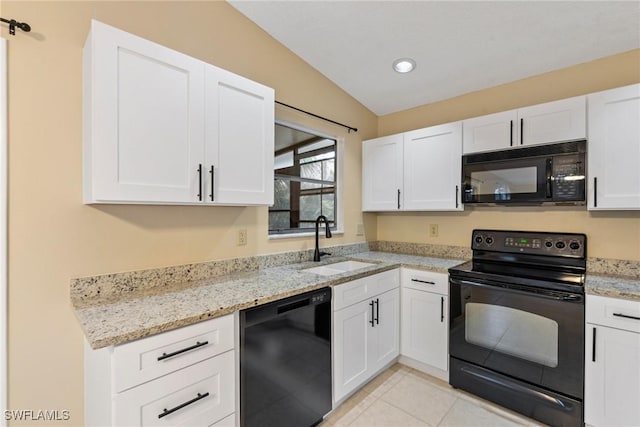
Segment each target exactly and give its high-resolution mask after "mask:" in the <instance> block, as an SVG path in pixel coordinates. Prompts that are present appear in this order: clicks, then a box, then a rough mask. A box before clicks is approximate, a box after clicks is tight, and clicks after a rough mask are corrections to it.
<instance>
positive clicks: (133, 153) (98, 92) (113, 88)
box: [83, 21, 204, 203]
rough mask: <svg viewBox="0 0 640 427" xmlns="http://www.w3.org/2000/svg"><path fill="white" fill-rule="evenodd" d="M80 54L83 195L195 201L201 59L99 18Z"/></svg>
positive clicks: (90, 200)
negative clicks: (81, 61) (82, 98)
mask: <svg viewBox="0 0 640 427" xmlns="http://www.w3.org/2000/svg"><path fill="white" fill-rule="evenodd" d="M83 60H84V76H83V77H84V82H83V83H84V153H83V154H84V200H85V203H99V202H110V203H118V202H140V203H145V202H159V203H163V202H166V203H171V202H191V201H194V200H195V196H196V195H197V193H198V175H197V169H198V163H199V162H200V161H201V157H202V152H203V148H204V115H203V113H204V92H203V91H202V90H201V89H202V87H203V85H204V65H203V63H202V62H201V61H198V60H196V59H193V58H191V57H189V56H187V55H183V54H181V53H178V52H175V51H173V50H170V49H167V48H165V47H163V46H160V45H158V44H155V43H152V42H149V41H147V40H144V39H142V38H140V37H136V36H133V35H131V34H127V33H125V32H123V31H120V30H117V29H115V28H113V27H110V26H108V25H105V24H102V23H100V22H97V21H92V23H91V32H90V34H89V37H88V39H87V41H86V43H85V47H84V59H83Z"/></svg>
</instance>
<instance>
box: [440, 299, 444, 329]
mask: <svg viewBox="0 0 640 427" xmlns="http://www.w3.org/2000/svg"><path fill="white" fill-rule="evenodd" d="M440 323H444V297H440Z"/></svg>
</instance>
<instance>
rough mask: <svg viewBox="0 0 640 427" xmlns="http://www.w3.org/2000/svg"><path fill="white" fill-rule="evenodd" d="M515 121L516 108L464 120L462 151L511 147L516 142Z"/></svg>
mask: <svg viewBox="0 0 640 427" xmlns="http://www.w3.org/2000/svg"><path fill="white" fill-rule="evenodd" d="M517 123H518V112H517V111H516V110H510V111H502V112H500V113H495V114H488V115H486V116H481V117H475V118H473V119H469V120H465V121H464V122H463V129H462V134H463V139H462V151H463V153H464V154H467V153H476V152H479V151H492V150H501V149H504V148H506V147H513V145H514V144H516V143H517V141H516V135H517V134H518V133H517Z"/></svg>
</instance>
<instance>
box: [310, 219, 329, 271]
mask: <svg viewBox="0 0 640 427" xmlns="http://www.w3.org/2000/svg"><path fill="white" fill-rule="evenodd" d="M320 221H324V226H325V230H326V233H325V236H326V237H327V239H330V238H331V230H330V229H329V220H328V219H327V217H326V216H324V215H320V216H319V217H318V218H316V250H315V252H314V253H313V260H314V261H320V257H321V256H322V255H331V254H330V253H328V252H320V248H319V246H318V227H319V225H320Z"/></svg>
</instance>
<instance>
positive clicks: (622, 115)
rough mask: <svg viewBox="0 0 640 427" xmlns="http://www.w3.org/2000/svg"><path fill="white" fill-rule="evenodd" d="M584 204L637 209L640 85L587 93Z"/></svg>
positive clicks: (639, 200) (639, 202) (639, 198)
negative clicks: (587, 162)
mask: <svg viewBox="0 0 640 427" xmlns="http://www.w3.org/2000/svg"><path fill="white" fill-rule="evenodd" d="M587 98H588V103H589V148H588V150H589V156H588V158H589V167H588V173H589V181H588V186H587V188H588V191H587V206H588V208H589V209H590V210H597V209H603V210H605V209H611V210H613V209H618V210H624V209H640V168H639V167H638V165H639V164H640V84H635V85H631V86H625V87H621V88H616V89H611V90H606V91H603V92H597V93H593V94H590V95H588V97H587Z"/></svg>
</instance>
